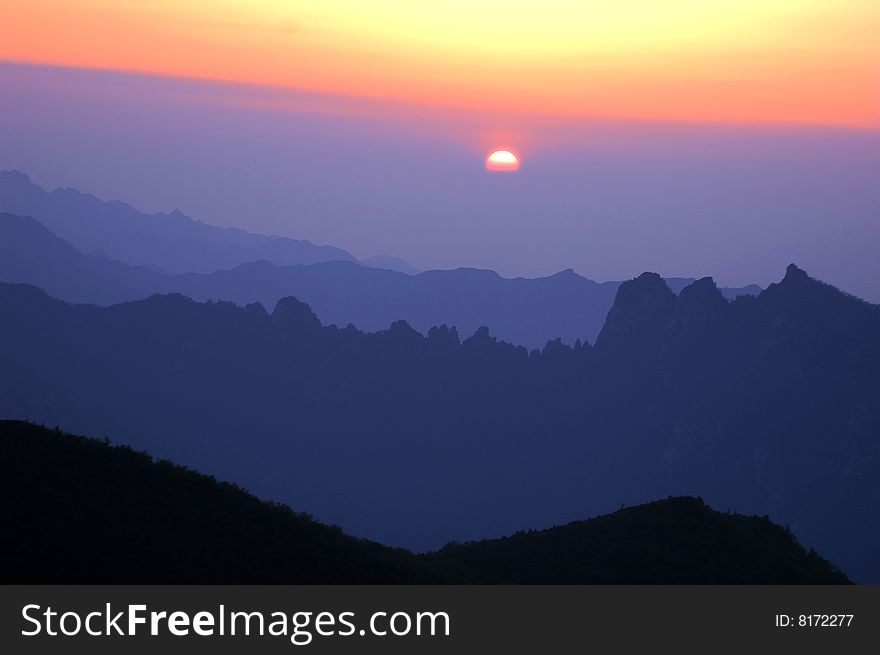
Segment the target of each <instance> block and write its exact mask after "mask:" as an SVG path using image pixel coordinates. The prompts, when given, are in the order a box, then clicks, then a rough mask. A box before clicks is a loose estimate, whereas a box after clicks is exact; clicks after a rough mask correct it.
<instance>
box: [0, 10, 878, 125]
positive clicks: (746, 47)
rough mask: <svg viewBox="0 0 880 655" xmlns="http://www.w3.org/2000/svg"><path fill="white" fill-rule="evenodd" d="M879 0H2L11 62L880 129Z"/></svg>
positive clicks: (1, 37)
mask: <svg viewBox="0 0 880 655" xmlns="http://www.w3.org/2000/svg"><path fill="white" fill-rule="evenodd" d="M878 34H880V2H877V0H713V1H712V2H707V1H706V0H665V1H664V2H658V1H657V0H629V1H627V2H607V1H590V0H541V1H540V2H539V1H535V0H531V1H518V0H507V1H506V2H501V1H498V0H488V1H484V2H479V1H478V0H470V1H465V0H444V2H436V3H421V2H413V1H412V0H375V1H373V2H366V1H363V0H333V1H330V0H322V1H312V0H302V1H296V0H248V1H236V0H189V1H188V2H175V1H171V0H0V59H2V60H7V61H18V62H33V63H44V64H55V65H64V66H74V67H88V68H108V69H115V70H130V71H142V72H154V73H162V74H170V75H182V76H189V77H198V78H209V79H219V80H229V81H239V82H249V83H256V84H270V85H279V86H286V87H296V88H301V89H308V90H320V91H329V92H334V93H343V94H353V95H366V96H375V97H383V98H397V99H404V100H408V101H416V102H420V103H427V104H431V105H439V106H453V107H461V108H465V109H469V108H473V109H480V110H489V111H514V112H529V113H538V114H549V115H560V116H569V117H570V116H598V117H611V118H622V119H628V118H636V119H647V120H664V121H666V120H673V121H676V120H684V121H708V122H717V121H721V122H756V121H760V122H787V123H818V124H834V125H849V126H859V127H872V128H877V127H880V45H878V44H880V39H878V37H877V35H878Z"/></svg>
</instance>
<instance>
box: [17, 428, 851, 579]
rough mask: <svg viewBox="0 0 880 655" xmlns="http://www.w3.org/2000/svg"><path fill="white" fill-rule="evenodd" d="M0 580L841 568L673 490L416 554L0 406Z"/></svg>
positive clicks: (819, 575)
mask: <svg viewBox="0 0 880 655" xmlns="http://www.w3.org/2000/svg"><path fill="white" fill-rule="evenodd" d="M0 446H2V452H3V453H4V457H3V458H2V459H0V480H2V482H0V492H2V493H0V499H2V500H0V503H2V514H3V516H4V518H5V520H4V524H5V526H6V528H5V536H4V539H3V540H2V542H0V543H2V545H0V554H2V558H0V561H2V562H3V565H2V566H3V573H2V582H4V583H29V584H34V583H56V584H57V583H129V584H131V583H227V584H229V583H250V584H254V583H425V582H433V583H437V582H467V583H481V582H495V583H561V584H568V583H698V584H699V583H812V584H824V583H844V582H847V579H846V577H845V576H844V575H843V574H841V573H840V572H839V571H837V570H836V569H835V568H834V567H833V566H831V565H830V564H829V563H828V562H827V561H825V560H823V559H822V558H821V557H819V556H818V555H816V554H814V553H812V552H811V553H806V552H805V551H804V550H803V548H801V547H800V546H799V545H798V544H797V542H796V541H795V540H794V538H793V537H792V536H791V534H790V533H789V532H788V531H787V530H785V529H783V528H781V527H779V526H777V525H775V524H773V523H771V522H770V521H769V520H767V519H760V518H755V517H746V516H741V515H730V514H721V513H718V512H715V511H713V510H711V509H710V508H708V507H707V506H706V505H704V504H703V503H702V501H699V500H696V499H693V498H672V499H668V500H665V501H658V502H655V503H650V504H647V505H643V506H640V507H634V508H630V509H626V510H621V511H619V512H615V513H614V514H611V515H608V516H601V517H598V518H595V519H592V520H589V521H583V522H578V523H572V524H569V525H565V526H561V527H558V528H553V529H551V530H545V531H541V532H529V533H520V534H517V535H514V536H512V537H508V538H505V539H497V540H491V541H482V542H475V543H471V544H465V545H459V546H450V547H447V548H446V549H444V550H442V551H440V552H439V553H434V554H428V555H423V556H416V555H414V554H412V553H409V552H408V551H405V550H400V549H391V548H387V547H385V546H382V545H379V544H376V543H373V542H369V541H365V540H359V539H355V538H353V537H350V536H347V535H345V534H343V533H342V532H341V531H340V530H338V529H337V528H334V527H330V526H326V525H323V524H320V523H318V522H316V521H314V520H313V519H312V518H310V517H309V516H307V515H304V514H299V513H296V512H294V511H292V510H291V509H289V508H288V507H286V506H283V505H279V504H273V503H266V502H263V501H260V500H258V499H257V498H255V497H254V496H252V495H250V494H248V493H247V492H245V491H244V490H243V489H241V488H240V487H237V486H234V485H230V484H227V483H221V482H217V481H216V480H214V479H213V478H211V477H208V476H205V475H201V474H199V473H196V472H194V471H190V470H188V469H185V468H183V467H180V466H176V465H174V464H171V463H169V462H167V461H154V460H153V459H152V458H150V457H149V456H148V455H146V454H144V453H139V452H135V451H134V450H132V449H130V448H127V447H120V446H111V445H110V444H109V443H107V442H106V441H99V440H96V439H88V438H83V437H74V436H71V435H67V434H64V433H62V432H60V431H58V430H49V429H46V428H43V427H39V426H36V425H33V424H29V423H24V422H20V421H0Z"/></svg>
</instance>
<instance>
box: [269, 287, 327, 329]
mask: <svg viewBox="0 0 880 655" xmlns="http://www.w3.org/2000/svg"><path fill="white" fill-rule="evenodd" d="M272 320H273V321H276V322H278V323H280V324H282V325H283V326H284V327H291V328H295V329H297V330H302V331H314V330H316V329H320V328H321V321H320V320H318V317H317V316H316V315H315V312H313V311H312V308H311V307H309V306H308V305H307V304H305V303H304V302H300V301H299V300H297V299H296V298H294V297H293V296H287V297H286V298H282V299H281V300H279V301H278V303H277V304H276V305H275V310H274V311H273V312H272Z"/></svg>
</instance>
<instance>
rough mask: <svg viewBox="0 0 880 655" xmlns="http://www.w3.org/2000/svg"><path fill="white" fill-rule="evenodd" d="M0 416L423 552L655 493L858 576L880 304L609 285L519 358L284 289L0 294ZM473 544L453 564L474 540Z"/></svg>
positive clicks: (874, 562) (868, 568)
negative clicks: (586, 321)
mask: <svg viewBox="0 0 880 655" xmlns="http://www.w3.org/2000/svg"><path fill="white" fill-rule="evenodd" d="M0 315H2V316H3V317H4V320H3V321H2V322H0V416H7V417H11V418H21V419H30V420H36V421H42V422H45V423H47V424H50V425H62V426H64V427H65V428H66V429H70V430H74V431H77V432H82V433H86V434H94V435H104V434H109V435H113V436H114V438H116V439H119V440H121V441H123V442H125V443H128V444H130V445H133V446H135V447H138V448H143V449H146V450H147V451H149V452H150V453H151V454H153V455H155V456H158V457H168V458H171V459H172V460H173V461H175V462H178V463H181V464H185V465H189V466H193V467H196V468H198V469H200V470H203V471H205V472H207V473H209V474H212V475H216V476H218V477H221V478H223V479H228V480H232V481H234V482H236V483H238V484H242V485H244V486H246V487H247V488H249V489H251V490H252V491H253V492H254V493H256V494H257V495H258V496H260V497H262V498H267V499H273V500H279V501H283V502H287V503H290V504H292V505H294V506H296V507H297V508H299V509H301V510H304V511H308V512H311V513H313V514H314V515H316V516H317V517H318V518H319V519H321V520H324V521H328V522H332V523H337V524H339V525H341V526H342V527H343V528H344V529H346V530H347V531H349V532H351V533H353V534H356V535H358V536H362V537H369V538H371V539H375V540H378V541H381V542H384V543H389V544H392V545H396V546H406V547H408V548H412V549H416V550H424V549H434V548H438V547H439V546H440V545H441V544H443V543H445V542H447V541H449V540H450V539H459V540H469V539H478V538H485V537H496V536H501V535H504V534H510V533H512V532H515V531H517V530H520V529H523V528H528V527H543V526H549V525H553V524H561V523H566V522H569V521H573V520H578V519H581V518H583V517H584V516H590V515H596V514H601V513H606V512H609V511H612V510H614V509H617V508H618V507H620V505H621V504H626V505H633V504H638V503H643V502H646V501H649V500H652V499H655V498H658V497H666V496H668V495H673V496H679V495H699V496H702V497H704V498H706V500H707V501H708V502H709V503H710V504H711V505H713V506H715V507H718V508H720V509H730V510H733V511H736V512H743V513H747V514H761V515H764V514H766V515H768V516H769V517H770V518H772V519H773V520H775V521H778V522H780V523H782V524H784V525H788V526H789V527H790V529H791V530H792V532H793V533H794V534H795V535H796V536H797V537H798V538H799V539H800V541H801V542H802V543H804V544H805V545H806V546H807V547H815V548H816V549H818V550H819V551H820V552H822V553H823V554H825V555H827V556H829V557H830V558H831V559H832V561H834V562H835V563H837V564H839V565H840V566H841V567H842V569H843V570H844V571H845V572H846V573H847V574H848V575H850V576H851V577H853V578H854V579H856V580H858V581H878V580H880V562H878V558H877V556H876V553H877V552H880V477H878V475H877V471H878V466H880V442H878V439H877V435H878V434H880V341H878V339H877V335H878V334H880V308H878V307H877V306H875V305H870V304H867V303H864V302H862V301H860V300H858V299H855V298H853V297H851V296H847V295H846V294H844V293H842V292H840V291H838V290H837V289H834V288H833V287H830V286H828V285H825V284H823V283H821V282H818V281H816V280H813V279H811V278H810V277H809V276H807V274H806V273H804V272H803V271H802V270H800V269H798V268H797V267H796V266H794V265H792V266H790V267H789V268H788V270H787V272H786V275H785V277H784V279H783V280H782V281H781V282H779V283H777V284H774V285H771V286H770V287H769V288H768V289H767V290H765V291H763V292H762V293H761V294H760V295H758V296H757V297H752V296H743V297H740V298H737V299H736V300H734V301H728V300H727V299H725V298H724V297H723V295H722V294H721V292H720V291H719V290H718V289H717V288H716V286H715V285H714V283H713V282H712V281H711V280H710V279H708V278H705V279H701V280H698V281H696V282H694V283H693V284H691V285H689V286H687V287H685V288H684V289H682V290H681V292H680V293H679V294H678V295H676V294H675V293H673V291H672V290H671V289H670V288H669V287H668V285H667V284H666V283H665V282H664V281H663V280H662V279H660V278H659V276H657V275H656V274H652V273H646V274H644V275H642V276H639V277H638V278H636V279H634V280H631V281H628V282H625V283H623V284H622V285H620V287H619V289H618V291H617V294H616V299H615V301H614V304H613V306H612V307H611V309H610V311H609V312H608V318H607V321H606V323H605V325H604V327H603V328H602V330H601V333H600V334H599V336H598V339H597V341H596V345H595V346H590V345H588V344H582V343H577V344H576V346H575V347H573V348H572V347H568V346H566V345H564V344H562V343H560V342H558V341H554V342H550V343H548V344H547V345H546V346H545V347H544V348H543V349H542V350H533V351H531V352H530V351H528V350H527V349H526V348H522V347H516V346H513V345H510V344H508V343H505V342H503V341H500V340H497V339H496V338H495V337H493V336H492V334H491V333H490V331H489V330H488V329H486V328H481V329H479V330H477V331H476V332H475V333H474V334H473V335H472V336H469V337H468V338H466V339H464V340H462V339H461V338H460V336H459V334H458V332H457V331H456V330H455V329H452V328H449V327H446V326H439V327H434V328H432V329H431V330H429V331H428V334H427V335H422V334H420V333H419V332H417V331H416V330H414V329H413V328H412V327H411V326H410V325H409V324H407V323H406V322H403V321H398V322H395V323H394V324H392V325H391V326H390V327H389V328H388V329H386V330H383V331H380V332H376V333H365V332H362V331H360V330H358V329H355V328H354V327H347V328H344V329H340V328H338V327H336V326H327V327H324V326H322V325H321V322H320V321H319V319H318V317H317V316H316V315H315V314H314V313H313V312H312V311H311V309H310V308H309V307H308V306H307V305H306V304H304V303H303V302H301V301H300V300H297V299H295V298H284V299H282V300H280V301H279V302H278V303H277V304H276V305H275V307H274V309H273V310H272V311H271V313H270V312H269V311H267V310H266V309H265V308H264V307H263V306H262V305H260V304H249V305H248V306H246V307H240V306H237V305H235V304H232V303H229V302H219V303H218V302H210V303H199V302H195V301H193V300H191V299H189V298H186V297H184V296H181V295H157V296H153V297H150V298H148V299H146V300H141V301H135V302H127V303H122V304H117V305H113V306H110V307H97V306H87V305H68V304H66V303H64V302H61V301H58V300H54V299H52V298H50V297H49V296H47V295H46V294H45V293H44V292H42V291H40V290H39V289H36V288H34V287H32V286H27V285H20V284H2V285H0ZM474 552H476V551H474Z"/></svg>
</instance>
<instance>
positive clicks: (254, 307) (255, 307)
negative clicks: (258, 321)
mask: <svg viewBox="0 0 880 655" xmlns="http://www.w3.org/2000/svg"><path fill="white" fill-rule="evenodd" d="M245 310H246V311H248V312H250V313H251V314H253V315H254V316H259V317H260V318H268V317H269V312H267V311H266V308H265V307H263V303H261V302H252V303H249V304H248V305H246V306H245Z"/></svg>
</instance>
